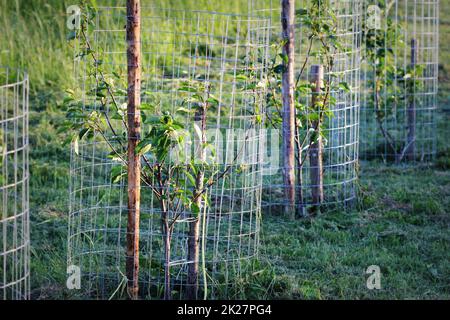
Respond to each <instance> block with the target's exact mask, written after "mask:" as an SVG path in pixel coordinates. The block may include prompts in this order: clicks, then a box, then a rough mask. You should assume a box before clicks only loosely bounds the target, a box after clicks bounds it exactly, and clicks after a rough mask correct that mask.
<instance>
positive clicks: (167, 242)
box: [163, 205, 172, 300]
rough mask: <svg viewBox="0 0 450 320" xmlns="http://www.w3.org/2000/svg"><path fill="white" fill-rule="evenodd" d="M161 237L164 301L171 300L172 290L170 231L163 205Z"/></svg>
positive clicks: (167, 215) (167, 216)
mask: <svg viewBox="0 0 450 320" xmlns="http://www.w3.org/2000/svg"><path fill="white" fill-rule="evenodd" d="M163 208H164V209H163V210H164V213H163V236H164V300H170V299H171V298H172V288H171V283H170V259H171V258H170V255H171V241H172V231H171V230H170V227H169V214H168V212H167V211H166V206H165V205H163Z"/></svg>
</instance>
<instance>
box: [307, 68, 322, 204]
mask: <svg viewBox="0 0 450 320" xmlns="http://www.w3.org/2000/svg"><path fill="white" fill-rule="evenodd" d="M310 76H311V83H313V84H315V88H314V89H313V95H312V106H313V110H316V109H318V107H317V106H316V104H317V102H318V101H317V99H318V97H319V95H320V93H321V90H322V87H323V76H324V70H323V66H322V65H313V66H311V74H310ZM318 111H319V110H317V113H319V112H318ZM312 125H313V128H316V130H315V134H314V135H313V137H312V138H311V139H313V140H311V142H310V143H311V148H310V151H309V161H310V166H311V171H310V172H311V173H310V178H311V192H312V202H313V204H314V205H315V206H318V205H320V204H321V203H322V202H323V159H322V158H323V142H322V138H321V136H320V125H321V123H320V119H319V120H315V121H313V123H312Z"/></svg>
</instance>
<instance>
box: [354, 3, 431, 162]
mask: <svg viewBox="0 0 450 320" xmlns="http://www.w3.org/2000/svg"><path fill="white" fill-rule="evenodd" d="M365 5H366V10H365V12H366V17H365V28H364V30H365V36H364V42H365V50H364V59H363V70H364V72H363V80H364V84H365V86H364V94H363V103H362V106H363V107H362V109H361V149H360V152H361V159H363V160H372V159H380V160H383V161H387V162H394V163H401V162H409V163H414V162H427V161H432V160H433V158H434V157H435V155H436V125H437V124H436V110H437V91H438V57H439V32H438V31H439V1H438V0H393V1H366V3H365Z"/></svg>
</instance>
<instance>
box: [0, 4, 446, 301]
mask: <svg viewBox="0 0 450 320" xmlns="http://www.w3.org/2000/svg"><path fill="white" fill-rule="evenodd" d="M74 2H75V1H66V0H64V1H61V0H33V1H25V0H1V1H0V29H1V30H2V36H1V37H0V48H2V49H1V51H0V65H9V66H13V67H21V68H26V69H27V70H28V71H29V74H30V80H31V89H32V90H31V97H30V98H31V108H32V113H31V118H30V128H31V134H30V141H31V144H32V150H31V177H32V178H31V192H32V193H31V209H32V212H31V219H32V224H31V225H32V228H31V230H32V235H31V237H32V288H33V290H32V297H33V298H34V299H60V298H71V297H73V293H72V292H69V291H67V290H66V289H65V282H66V274H65V271H66V241H67V239H66V236H67V213H68V210H69V209H68V190H69V186H68V181H69V179H68V174H69V158H70V157H69V150H68V147H67V146H63V145H62V144H61V141H62V140H63V137H61V136H60V135H58V133H57V130H58V128H59V124H60V123H61V120H62V119H63V115H62V112H61V110H60V109H61V103H62V99H63V97H64V90H65V89H66V88H69V87H71V85H72V83H73V79H72V77H71V74H72V73H73V70H72V68H73V64H72V61H71V54H72V49H71V48H70V46H69V45H68V43H67V41H66V33H67V32H66V27H65V23H66V14H65V8H66V7H67V6H68V5H71V4H73V3H74ZM98 2H99V3H100V2H101V1H98ZM148 2H149V4H153V3H156V0H151V1H150V0H149V1H148ZM216 2H219V3H220V5H219V6H220V8H217V7H216V6H215V5H214V3H215V2H214V1H212V0H210V1H207V0H203V1H199V0H197V1H193V0H184V1H176V0H170V1H164V4H165V5H166V6H168V7H169V6H171V5H172V6H174V5H176V6H177V7H178V8H180V9H183V8H187V9H189V8H199V7H201V8H202V9H214V10H217V11H220V10H227V8H229V7H230V6H234V5H235V4H231V1H216ZM245 4H246V1H245V0H244V1H243V4H241V6H242V7H244V6H245ZM440 12H441V52H440V60H441V61H440V86H441V90H440V94H439V101H440V111H439V128H438V133H439V138H438V157H437V160H436V163H435V164H433V165H429V166H424V167H420V168H411V167H406V166H404V167H394V166H385V165H383V164H380V163H373V162H371V163H362V165H361V181H360V197H359V201H358V204H357V205H356V206H355V208H354V210H352V211H351V212H347V213H345V212H333V213H330V214H326V215H321V216H319V217H315V218H313V219H305V220H300V221H295V222H291V221H288V220H287V219H284V218H282V217H279V216H268V215H265V216H264V217H263V234H262V248H261V257H260V261H258V262H255V264H254V266H253V271H252V272H251V273H250V274H249V275H248V276H246V277H243V278H242V279H237V281H238V283H239V284H240V285H241V286H242V293H241V295H239V296H237V297H236V298H255V299H258V298H260V299H266V298H286V299H365V298H373V299H432V298H441V299H449V298H450V233H449V230H450V229H449V228H450V211H449V207H450V171H449V167H450V149H449V143H448V140H447V139H448V134H449V131H448V129H449V128H448V123H449V120H450V107H449V100H450V84H449V79H450V2H448V1H441V10H440ZM373 264H375V265H379V266H380V267H381V271H382V290H379V291H377V290H374V291H371V290H368V289H367V288H366V278H367V275H366V274H365V270H366V268H367V267H368V266H369V265H373Z"/></svg>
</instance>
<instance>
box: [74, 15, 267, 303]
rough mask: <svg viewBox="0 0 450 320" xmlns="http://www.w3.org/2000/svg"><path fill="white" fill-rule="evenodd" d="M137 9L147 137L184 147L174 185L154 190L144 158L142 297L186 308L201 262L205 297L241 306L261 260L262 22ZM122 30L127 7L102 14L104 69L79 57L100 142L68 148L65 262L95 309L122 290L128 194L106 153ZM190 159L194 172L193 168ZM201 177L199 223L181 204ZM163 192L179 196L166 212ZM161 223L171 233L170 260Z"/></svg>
mask: <svg viewBox="0 0 450 320" xmlns="http://www.w3.org/2000/svg"><path fill="white" fill-rule="evenodd" d="M141 10H142V14H141V25H142V60H143V61H142V69H143V71H142V102H143V103H142V106H141V109H142V110H141V111H142V112H141V117H142V122H143V126H142V132H143V137H142V138H143V140H145V133H146V132H150V131H151V130H152V128H155V127H158V126H160V125H161V121H163V122H164V121H166V120H168V121H169V122H170V123H171V124H174V125H176V126H178V127H179V128H183V130H182V131H183V132H184V133H186V135H185V136H183V141H184V143H183V144H182V146H181V147H179V145H178V147H176V148H175V147H174V148H173V150H172V151H173V152H171V153H170V154H169V155H168V156H167V159H168V160H167V162H168V163H172V162H177V161H178V162H179V163H180V165H179V167H178V169H174V171H173V172H172V173H166V174H167V175H170V174H173V175H174V176H175V175H178V176H177V177H176V179H178V180H177V181H175V182H174V180H170V181H172V182H173V183H167V184H163V185H161V183H160V182H161V181H160V180H158V174H153V173H154V172H153V171H152V170H154V169H151V168H155V167H154V166H152V165H151V164H153V163H154V161H155V158H154V155H153V154H152V152H153V151H152V152H144V153H143V162H142V166H143V172H144V174H148V176H147V178H149V179H147V180H146V183H143V185H142V189H141V208H142V209H141V217H140V220H141V222H140V227H141V237H140V248H141V249H140V265H141V272H140V274H139V282H140V295H141V297H144V298H162V297H163V296H164V290H166V285H167V283H166V282H167V281H169V282H170V287H171V292H170V296H171V297H172V298H174V299H178V298H183V297H186V290H187V289H188V286H189V285H190V284H189V283H188V281H187V276H188V275H187V273H188V269H189V265H192V264H193V263H196V264H198V265H199V269H200V280H199V282H200V293H199V296H200V297H205V298H233V297H237V296H238V295H239V290H241V288H240V286H239V281H238V280H237V279H239V276H240V275H241V273H242V272H245V270H246V268H247V267H248V265H249V263H248V262H249V261H250V259H251V258H252V257H254V256H255V255H256V254H257V252H258V243H259V230H260V213H261V188H262V171H261V164H262V156H261V152H260V148H259V142H260V140H261V130H260V129H261V125H262V114H263V112H264V109H263V108H264V97H265V87H264V86H262V85H260V82H261V81H262V80H263V79H264V75H265V72H266V70H265V69H266V64H267V63H266V60H267V50H268V39H269V37H268V35H269V22H268V20H267V19H259V18H257V17H252V16H239V15H233V14H220V13H210V12H189V11H181V10H180V11H177V10H165V9H160V8H154V7H142V9H141ZM125 21H126V10H125V8H118V7H102V8H99V10H98V12H97V13H96V17H95V26H94V27H91V28H90V30H88V37H89V40H90V46H91V47H92V48H91V49H92V51H95V52H97V53H98V55H99V56H101V63H99V61H96V64H95V65H96V66H94V67H92V66H90V65H89V62H88V59H89V57H87V56H83V57H81V58H80V57H77V58H76V60H77V66H76V70H77V78H78V79H79V83H80V87H79V88H78V90H76V92H75V93H74V95H76V96H78V97H79V99H76V101H77V102H74V104H75V105H79V106H81V108H82V110H83V112H84V113H88V114H89V115H93V114H99V115H100V118H101V119H103V120H102V121H103V124H104V125H105V126H104V132H103V133H102V135H103V137H102V136H101V135H100V134H98V132H97V133H96V134H93V135H92V136H90V137H89V138H86V139H84V140H81V141H77V142H76V143H74V144H73V147H72V156H71V192H70V194H71V196H70V219H69V239H68V252H69V256H68V263H69V264H70V265H76V266H79V267H80V268H81V272H82V285H83V289H84V290H85V291H86V292H87V294H88V295H89V296H92V297H95V298H101V299H104V298H110V297H113V298H118V297H120V296H121V295H122V294H123V292H124V291H123V288H124V286H125V284H126V279H125V276H124V274H125V272H124V266H125V240H126V223H127V222H126V216H127V190H126V182H125V181H124V180H123V179H115V177H117V176H121V174H119V175H117V174H114V173H115V172H116V173H117V170H118V171H119V172H122V173H124V172H126V169H123V161H122V160H121V159H118V157H115V158H114V157H111V148H115V149H116V150H122V148H123V145H122V143H123V142H122V140H121V139H122V138H124V137H125V136H124V133H125V132H126V130H125V129H126V128H125V127H124V124H123V123H122V122H121V121H120V120H117V119H121V117H120V116H119V117H117V114H118V113H120V112H124V111H121V108H122V107H123V106H124V103H125V102H126V91H125V90H126V89H125V88H126V83H124V82H126V80H124V79H126V67H127V64H126V41H125V30H124V29H123V26H124V24H125ZM75 48H76V53H77V54H78V53H79V52H80V51H83V49H85V48H84V47H83V45H81V46H80V43H79V44H78V45H76V46H75ZM99 59H100V58H99ZM100 64H101V67H100ZM100 68H101V71H100ZM99 78H100V79H102V80H104V79H108V80H107V81H108V82H109V83H111V82H115V87H116V89H115V92H116V96H115V99H116V102H114V103H113V101H111V99H110V97H109V96H108V97H106V98H105V97H104V96H103V94H99V90H100V91H101V89H99V86H98V79H99ZM110 78H111V79H113V80H109V79H110ZM120 88H122V94H120ZM102 99H103V100H102ZM104 99H109V100H108V101H107V102H105V100H104ZM102 101H103V102H102ZM113 105H115V106H119V108H115V106H113ZM206 105H207V106H208V107H207V108H206V107H205V106H206ZM199 108H200V109H201V110H202V111H199ZM122 110H123V109H122ZM125 110H126V109H125ZM105 119H109V120H108V121H107V122H109V124H110V126H106V123H105ZM164 119H165V120H164ZM166 124H167V123H166ZM158 128H159V127H158ZM179 132H181V131H178V133H179ZM178 133H177V134H178ZM105 137H107V138H108V139H106V140H108V141H109V142H106V141H105V139H104V138H105ZM205 138H206V140H204V139H205ZM118 153H120V152H118ZM192 155H193V157H192V159H194V160H195V161H198V160H200V164H201V165H200V166H198V165H197V166H196V165H192V162H191V161H190V160H189V159H191V156H192ZM186 159H187V160H186ZM206 163H207V164H206ZM117 168H118V169H117ZM121 168H122V169H121ZM180 168H182V169H180ZM199 168H200V169H199ZM177 170H181V171H177ZM190 170H192V171H190ZM196 170H203V173H202V175H203V177H204V184H205V186H206V187H205V192H204V195H205V196H204V198H203V200H202V203H201V205H200V206H199V208H196V211H197V212H194V209H193V208H194V207H192V206H191V207H190V208H187V207H186V206H185V202H186V199H184V200H181V199H182V197H188V198H189V197H190V196H192V192H193V189H195V185H196V181H197V179H196V178H197V177H198V172H197V171H196ZM175 172H177V173H175ZM163 174H164V173H163ZM194 180H195V181H194ZM165 181H166V182H167V179H166V180H165ZM158 184H159V186H158ZM154 186H156V187H154ZM180 186H181V187H180ZM155 189H156V191H155ZM158 193H159V194H160V195H161V194H167V195H170V194H179V196H175V197H173V198H170V199H166V202H162V201H161V198H160V197H159V196H158ZM189 195H190V196H189ZM191 198H192V197H191ZM166 206H167V207H166ZM196 217H198V220H199V221H200V222H199V225H198V228H199V230H200V244H199V245H200V254H199V257H198V261H193V260H191V259H190V258H189V257H190V256H189V250H190V249H189V239H190V237H191V234H190V229H191V228H192V225H193V223H195V221H196V220H197V218H196ZM165 219H167V220H165ZM165 221H169V222H170V223H172V222H173V226H174V227H173V234H172V235H171V238H170V239H169V241H170V252H169V253H170V257H167V254H168V250H167V243H166V240H167V234H168V233H167V232H166V231H165V229H164V226H163V225H164V222H165ZM167 267H170V270H168V268H167ZM168 276H170V280H167V279H168Z"/></svg>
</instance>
